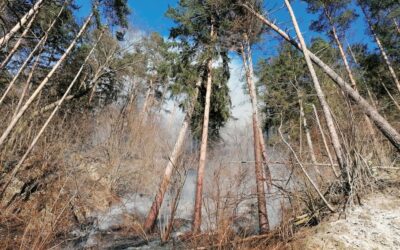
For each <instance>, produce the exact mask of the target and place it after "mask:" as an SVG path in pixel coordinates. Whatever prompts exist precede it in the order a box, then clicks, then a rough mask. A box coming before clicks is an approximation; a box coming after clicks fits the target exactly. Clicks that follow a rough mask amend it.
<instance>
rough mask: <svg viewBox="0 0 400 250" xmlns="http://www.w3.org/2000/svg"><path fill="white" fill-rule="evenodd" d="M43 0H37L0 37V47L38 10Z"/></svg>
mask: <svg viewBox="0 0 400 250" xmlns="http://www.w3.org/2000/svg"><path fill="white" fill-rule="evenodd" d="M43 2H44V1H43V0H38V1H37V2H36V3H35V5H33V7H32V8H31V9H30V10H29V11H28V12H27V13H26V14H25V15H24V16H23V17H22V18H21V19H20V20H19V21H18V23H17V24H16V25H15V26H14V27H13V28H12V29H11V30H10V31H9V32H8V33H7V34H6V35H5V36H4V37H2V38H0V48H2V47H3V46H4V45H5V44H6V43H7V42H8V41H9V40H10V39H11V38H12V37H13V36H14V35H15V33H17V32H18V31H19V30H20V29H21V27H22V26H24V25H25V23H26V22H27V21H28V20H29V19H30V18H31V17H32V16H33V15H35V13H36V12H37V11H38V10H39V8H40V6H41V5H42V3H43Z"/></svg>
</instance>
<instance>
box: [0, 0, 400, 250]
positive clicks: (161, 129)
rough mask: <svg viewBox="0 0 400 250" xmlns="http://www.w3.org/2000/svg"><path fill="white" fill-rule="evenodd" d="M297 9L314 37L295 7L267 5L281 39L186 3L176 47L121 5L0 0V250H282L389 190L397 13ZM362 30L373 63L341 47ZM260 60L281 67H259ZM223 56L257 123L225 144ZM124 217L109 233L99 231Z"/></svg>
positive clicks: (398, 140) (259, 11) (231, 4)
mask: <svg viewBox="0 0 400 250" xmlns="http://www.w3.org/2000/svg"><path fill="white" fill-rule="evenodd" d="M303 2H305V3H306V4H307V11H309V12H310V13H313V14H315V15H316V16H318V19H316V20H313V21H312V22H311V23H310V24H309V25H310V29H311V30H312V31H314V32H316V33H317V34H320V36H318V37H313V38H312V39H311V40H310V39H308V38H309V37H307V36H308V34H306V33H304V32H303V31H302V30H300V28H299V26H298V19H297V18H299V17H297V16H296V9H292V6H291V1H289V0H282V1H276V4H277V5H278V6H281V7H276V8H285V10H287V12H288V13H289V15H290V17H291V23H290V24H286V25H287V26H288V27H290V30H288V29H287V27H281V24H280V23H279V20H272V19H271V16H270V13H272V12H274V11H275V10H274V9H266V8H265V3H264V1H262V0H180V1H179V2H178V4H177V6H176V7H170V8H169V9H168V10H167V12H166V16H167V17H168V18H170V19H171V20H172V21H173V22H174V26H173V28H171V30H170V35H169V38H164V37H163V36H161V35H160V34H158V33H156V32H149V33H143V32H137V31H135V29H134V26H135V24H134V23H133V24H132V23H129V22H128V20H129V19H128V17H129V15H130V14H131V12H132V11H135V10H131V9H130V7H129V5H128V1H127V0H93V1H91V9H90V13H89V14H88V15H87V16H86V17H84V18H78V17H77V16H78V15H77V13H78V12H79V8H80V7H79V5H78V3H76V2H75V1H73V0H49V1H45V0H1V1H0V72H1V75H0V114H1V118H2V121H1V122H0V206H1V210H0V248H4V249H14V248H21V249H48V248H71V247H72V248H85V247H98V248H101V244H105V243H103V242H101V240H100V239H101V238H102V237H103V238H106V236H105V235H106V234H107V235H114V236H115V235H117V236H115V237H114V236H113V237H114V238H112V240H110V242H107V244H111V245H109V247H111V248H112V247H115V246H116V245H113V243H112V242H117V243H118V242H119V243H118V244H122V243H121V241H124V240H127V239H129V240H128V242H129V244H128V243H127V245H126V246H127V247H128V246H129V245H135V244H137V245H140V244H149V242H153V241H156V242H157V244H158V245H162V244H167V245H168V244H175V242H176V241H178V242H179V244H181V245H179V246H180V247H182V248H187V247H205V248H207V247H208V248H212V247H217V248H218V247H219V248H232V247H233V248H240V247H242V248H245V249H246V248H259V249H264V248H266V246H273V245H279V246H284V245H285V244H286V243H287V242H288V241H290V240H291V239H292V237H293V236H294V235H295V233H296V231H298V230H299V229H300V228H301V227H305V226H310V225H316V224H318V223H319V222H320V221H321V220H323V218H325V217H326V216H328V215H330V214H332V213H341V212H345V211H346V209H347V208H348V207H351V206H354V205H357V204H360V203H361V200H362V198H363V196H365V195H366V194H368V192H370V191H371V190H374V189H376V188H377V187H378V186H379V187H381V186H385V185H386V184H385V183H383V184H382V181H380V180H379V178H378V174H377V173H378V172H379V169H396V168H397V167H398V166H399V162H398V161H399V152H400V133H399V131H400V104H399V102H400V81H399V77H400V70H399V69H400V66H399V65H400V48H399V46H400V43H399V40H400V4H399V3H398V1H396V0H363V1H361V0H360V1H355V0H354V1H352V0H305V1H303ZM359 19H361V20H362V23H363V27H362V28H363V29H365V33H366V34H367V35H368V36H370V38H371V40H372V41H373V42H374V45H373V46H372V48H373V49H372V48H371V46H370V44H367V43H365V44H363V43H355V44H351V43H349V42H348V37H346V36H347V35H348V31H349V29H350V26H351V25H352V23H353V22H355V21H356V20H359ZM303 35H304V36H306V37H303ZM306 41H311V42H310V43H309V44H307V42H306ZM271 44H273V45H271ZM260 46H271V48H272V47H273V48H274V49H276V53H274V54H273V55H269V56H268V57H266V56H265V57H264V56H263V55H257V57H258V60H256V61H255V62H253V60H254V58H255V55H254V54H255V53H254V52H253V51H254V50H255V49H256V48H258V47H260ZM271 48H269V49H271ZM233 57H236V58H240V60H241V62H242V67H243V69H242V72H243V74H242V75H243V76H242V79H241V80H242V81H243V86H242V87H243V89H244V93H245V94H246V95H248V96H249V101H250V104H251V113H249V114H248V117H251V120H250V121H251V122H250V123H249V124H247V125H248V126H245V127H243V128H242V130H240V131H234V130H232V131H228V132H225V133H224V132H223V131H226V127H227V125H228V124H229V122H230V121H234V120H235V119H237V118H236V117H234V116H232V109H233V107H232V100H231V99H232V96H231V95H232V91H231V90H230V89H229V86H228V81H229V80H230V79H231V78H232V76H233V75H235V74H234V72H232V68H231V67H230V65H231V64H230V63H231V61H232V58H233ZM181 116H182V117H181ZM224 129H225V130H224ZM242 133H243V134H242ZM244 134H246V135H250V137H248V136H247V137H246V136H245V135H244ZM193 171H195V172H196V173H195V174H193V173H192V172H193ZM189 179H191V180H192V182H193V184H194V187H193V192H191V193H189V194H186V193H185V190H186V189H185V185H187V184H186V183H187V181H188V180H189ZM128 197H135V198H134V199H133V201H132V202H131V201H129V202H127V200H129V199H128ZM183 201H185V202H186V201H187V202H186V203H185V206H184V207H183V208H182V207H181V208H180V207H179V206H180V203H182V202H183ZM141 202H143V203H141ZM130 206H132V207H131V208H130ZM181 206H182V204H181ZM120 207H125V208H124V209H125V210H127V211H126V212H125V213H124V214H123V218H119V219H118V223H117V226H115V225H114V226H112V227H110V226H109V225H108V226H105V224H104V223H103V224H102V222H99V218H103V219H104V218H105V220H107V218H108V219H109V218H111V215H110V216H107V211H108V212H109V213H110V211H114V209H117V208H120ZM271 209H273V210H271ZM275 210H276V211H275ZM277 211H278V212H277ZM183 213H185V214H186V213H188V215H187V216H186V215H185V216H186V217H185V218H183V217H184V216H183ZM94 232H95V233H94ZM95 234H96V237H97V238H96V241H97V243H96V242H95V243H94V245H90V244H89V243H88V241H89V240H88V239H92V240H93V239H94V238H91V236H93V235H95ZM93 237H94V236H93ZM107 237H108V236H107ZM155 239H156V240H155ZM117 243H115V244H117ZM96 244H97V245H96ZM124 244H125V243H124ZM122 245H123V244H122Z"/></svg>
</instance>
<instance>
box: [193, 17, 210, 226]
mask: <svg viewBox="0 0 400 250" xmlns="http://www.w3.org/2000/svg"><path fill="white" fill-rule="evenodd" d="M215 36H216V34H215V32H214V24H213V23H212V24H211V31H210V37H211V39H214V38H215ZM212 64H213V60H212V58H209V59H208V62H207V86H206V99H205V105H204V118H203V131H202V135H201V144H200V157H199V167H198V169H197V185H196V197H195V201H194V202H195V203H194V214H193V224H192V233H194V234H197V233H200V231H201V208H202V198H203V179H204V170H205V167H206V157H207V144H208V121H209V116H210V100H211V90H212V88H211V87H212Z"/></svg>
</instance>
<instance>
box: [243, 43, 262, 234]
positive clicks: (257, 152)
mask: <svg viewBox="0 0 400 250" xmlns="http://www.w3.org/2000/svg"><path fill="white" fill-rule="evenodd" d="M245 41H246V46H249V44H248V39H246V38H245ZM240 53H241V55H242V60H243V65H244V68H245V71H246V82H247V88H248V90H249V94H250V100H251V106H252V120H253V138H254V139H253V144H254V145H253V147H254V160H255V173H256V187H257V203H258V223H259V233H260V234H263V233H267V232H268V231H269V223H268V213H267V201H266V197H265V187H264V183H265V181H264V180H265V177H264V176H265V175H264V173H263V172H264V171H263V168H262V165H263V164H262V163H263V159H262V154H261V147H262V143H261V137H262V134H260V132H261V129H260V124H259V121H258V108H257V95H256V88H255V86H254V83H253V76H252V74H251V73H252V72H251V70H250V68H249V67H250V66H249V64H248V58H249V57H251V55H250V54H247V55H246V53H245V50H244V46H243V44H241V48H240Z"/></svg>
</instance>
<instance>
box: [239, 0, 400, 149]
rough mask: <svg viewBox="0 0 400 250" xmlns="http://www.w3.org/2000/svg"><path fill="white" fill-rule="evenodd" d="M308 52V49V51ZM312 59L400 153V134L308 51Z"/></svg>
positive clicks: (271, 25)
mask: <svg viewBox="0 0 400 250" xmlns="http://www.w3.org/2000/svg"><path fill="white" fill-rule="evenodd" d="M242 6H243V7H245V8H246V9H247V10H249V11H250V12H251V13H253V15H255V16H256V17H257V18H258V19H259V20H260V21H262V22H263V23H264V24H266V25H267V26H268V27H270V28H271V29H272V30H274V31H275V32H276V33H278V34H279V35H280V36H281V37H282V38H283V39H285V40H286V41H288V42H289V43H290V44H292V45H293V46H294V47H296V48H297V49H299V50H300V51H303V49H302V47H301V45H300V44H299V43H297V42H296V41H295V40H294V39H292V38H291V37H290V36H289V35H288V34H287V33H286V32H284V31H283V30H281V29H280V28H279V27H278V26H276V25H275V24H274V23H273V22H271V21H269V20H268V19H266V18H265V17H263V16H262V15H260V14H259V13H257V12H256V11H254V10H253V9H252V8H251V7H249V6H248V5H246V4H243V5H242ZM306 50H307V51H308V49H306ZM308 53H309V56H310V58H311V59H312V61H313V62H314V63H315V64H316V65H318V66H319V67H320V68H321V69H322V70H323V71H324V72H325V73H326V74H327V75H328V76H329V77H330V78H331V79H332V80H333V81H334V83H336V84H337V85H338V86H339V87H340V89H341V90H342V91H343V92H344V93H346V94H347V95H349V97H350V98H351V99H353V101H354V102H355V103H356V104H358V105H359V106H360V107H361V108H362V110H363V112H364V113H365V114H366V115H367V116H368V117H369V118H370V119H371V120H372V121H373V122H374V124H375V126H376V127H377V128H378V129H379V131H381V133H382V134H383V135H384V136H385V137H386V138H387V139H388V140H389V141H390V142H391V143H392V145H393V146H394V147H395V148H396V150H397V151H399V152H400V134H399V133H398V132H397V131H396V130H395V129H394V128H393V127H392V125H390V123H389V122H388V121H387V120H386V119H385V118H383V116H381V115H380V114H379V112H378V111H377V110H376V109H375V108H374V107H373V106H371V105H370V104H369V103H368V102H367V101H366V100H365V99H364V98H363V97H362V96H361V95H360V94H359V93H358V92H357V91H355V90H354V89H353V88H352V87H351V86H350V85H349V84H348V83H347V82H346V81H345V80H343V78H341V77H340V76H339V75H338V74H337V73H336V72H335V71H334V70H332V69H331V68H330V67H329V66H328V65H326V64H325V63H324V62H323V61H321V59H319V58H318V57H317V56H316V55H314V54H313V53H311V52H310V51H308Z"/></svg>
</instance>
